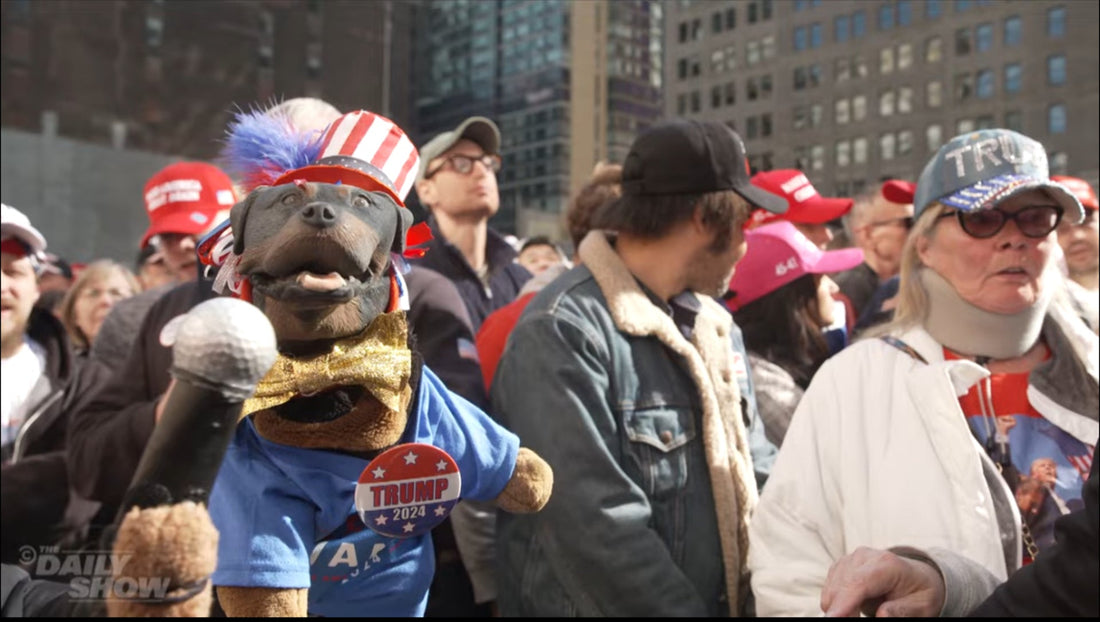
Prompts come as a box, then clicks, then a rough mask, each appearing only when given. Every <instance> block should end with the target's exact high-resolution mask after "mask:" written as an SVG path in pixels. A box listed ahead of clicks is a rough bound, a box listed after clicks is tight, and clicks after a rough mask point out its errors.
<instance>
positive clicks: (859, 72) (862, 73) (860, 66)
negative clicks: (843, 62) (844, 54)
mask: <svg viewBox="0 0 1100 622" xmlns="http://www.w3.org/2000/svg"><path fill="white" fill-rule="evenodd" d="M852 77H854V78H866V77H867V61H866V60H864V58H863V57H862V56H859V55H858V54H857V55H856V56H853V57H852Z"/></svg>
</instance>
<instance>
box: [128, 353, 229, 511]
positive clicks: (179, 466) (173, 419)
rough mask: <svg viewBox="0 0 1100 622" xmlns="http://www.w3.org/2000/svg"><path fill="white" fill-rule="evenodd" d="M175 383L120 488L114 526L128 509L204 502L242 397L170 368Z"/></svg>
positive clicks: (221, 457) (212, 482)
mask: <svg viewBox="0 0 1100 622" xmlns="http://www.w3.org/2000/svg"><path fill="white" fill-rule="evenodd" d="M175 371H176V373H175V374H174V375H175V377H176V382H175V385H174V386H173V387H172V389H171V391H169V393H168V394H167V395H166V397H165V400H166V402H165V404H164V411H163V414H162V415H161V419H160V421H159V422H157V425H156V428H154V430H153V435H152V437H151V438H150V439H149V444H148V445H147V446H146V448H145V452H144V453H143V454H142V456H141V461H140V462H139V463H138V468H137V471H136V472H135V473H134V478H133V480H132V481H131V483H130V487H129V489H128V490H127V492H126V496H125V498H124V501H123V504H122V506H121V507H120V508H119V514H118V516H117V518H116V521H115V524H116V525H118V524H121V522H122V518H123V517H124V516H125V515H126V513H127V512H128V511H129V510H130V509H131V508H133V507H139V508H149V507H156V506H160V505H169V504H174V503H178V502H180V501H184V500H190V501H196V502H203V503H205V502H206V501H207V500H208V498H209V496H210V489H211V488H212V487H213V485H214V479H215V478H216V477H217V475H218V469H219V468H220V467H221V463H222V459H223V458H224V457H225V452H226V449H227V448H228V446H229V442H230V440H231V439H232V437H233V432H234V431H235V430H236V426H237V420H238V419H239V418H240V414H241V408H242V406H243V404H244V403H243V401H241V400H239V399H232V398H227V397H226V396H225V395H224V394H223V392H222V391H219V390H217V389H214V388H212V387H210V386H209V385H206V386H203V385H204V384H205V383H201V384H200V383H196V382H192V381H191V380H190V379H187V378H186V376H187V375H188V374H186V373H179V371H178V370H175Z"/></svg>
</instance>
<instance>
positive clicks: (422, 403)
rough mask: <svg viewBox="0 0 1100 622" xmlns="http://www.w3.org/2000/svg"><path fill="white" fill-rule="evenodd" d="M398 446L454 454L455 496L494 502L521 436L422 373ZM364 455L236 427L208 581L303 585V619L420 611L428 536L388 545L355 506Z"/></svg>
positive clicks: (216, 497) (217, 500)
mask: <svg viewBox="0 0 1100 622" xmlns="http://www.w3.org/2000/svg"><path fill="white" fill-rule="evenodd" d="M401 442H402V443H414V442H415V443H426V444H429V445H433V446H435V447H438V448H440V449H442V450H444V451H446V452H447V453H448V454H450V455H451V457H452V458H454V460H455V462H456V463H457V464H458V469H459V472H460V473H461V476H462V492H461V495H462V498H465V499H475V500H491V499H494V498H496V496H497V495H499V494H500V492H501V491H502V490H504V486H505V485H506V484H507V483H508V480H509V479H511V477H512V473H513V471H514V469H515V464H516V454H517V453H518V451H519V438H518V437H516V435H515V434H512V433H511V432H509V431H508V430H506V429H504V428H502V427H501V426H500V425H498V424H496V423H495V422H493V421H492V419H491V418H490V417H489V416H488V415H486V414H485V413H484V412H482V411H481V410H479V409H478V408H477V407H476V406H474V405H473V404H471V403H469V402H467V401H466V400H464V399H462V398H461V397H459V396H457V395H454V394H453V393H450V392H449V391H448V390H447V389H446V387H445V386H444V385H443V383H442V382H441V381H440V380H439V378H438V377H436V375H435V374H434V373H432V372H431V371H430V370H429V369H428V368H427V367H423V368H422V375H421V377H420V387H419V412H418V413H417V414H416V416H415V417H410V421H409V426H408V428H407V429H406V431H405V435H404V436H403V437H402V439H401ZM367 463H368V462H367V461H366V460H363V459H362V458H357V457H354V456H348V455H345V454H340V453H336V452H329V451H323V450H316V449H301V448H297V447H291V446H287V445H279V444H276V443H272V442H270V441H267V440H265V439H263V438H261V437H260V436H259V434H257V432H256V429H255V427H254V426H253V425H252V420H251V419H246V420H245V421H243V422H241V423H240V424H239V425H238V426H237V431H236V434H235V436H234V438H233V441H232V442H231V443H230V446H229V450H228V451H227V453H226V456H225V461H224V462H223V463H222V467H221V470H220V471H219V473H218V478H217V481H216V483H215V485H214V489H213V491H212V492H211V495H210V516H211V518H212V519H213V521H214V525H215V526H216V527H217V528H218V531H219V532H220V538H219V541H218V566H217V570H216V571H215V572H214V576H213V582H214V585H221V586H239V587H264V588H296V589H300V588H309V613H310V614H311V615H321V616H363V615H370V616H420V615H423V613H424V609H425V607H426V605H427V600H428V587H429V585H430V584H431V581H432V573H433V572H434V569H435V554H434V552H433V550H432V543H431V534H430V533H425V534H423V535H420V536H415V537H412V538H388V537H385V536H382V535H379V534H378V533H376V532H374V531H372V530H370V529H368V528H366V527H365V526H364V525H363V523H362V521H361V520H360V519H359V516H358V514H357V513H356V509H355V501H354V495H355V486H356V483H357V481H358V479H359V475H360V473H362V471H363V469H364V468H366V466H367Z"/></svg>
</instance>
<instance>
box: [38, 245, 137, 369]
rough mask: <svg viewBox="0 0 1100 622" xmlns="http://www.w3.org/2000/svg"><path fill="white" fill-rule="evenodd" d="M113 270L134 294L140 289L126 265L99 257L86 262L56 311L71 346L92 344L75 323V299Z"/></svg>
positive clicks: (84, 347)
mask: <svg viewBox="0 0 1100 622" xmlns="http://www.w3.org/2000/svg"><path fill="white" fill-rule="evenodd" d="M114 272H117V273H118V274H121V275H122V278H123V279H124V280H125V281H126V282H127V283H128V284H129V285H130V290H131V291H133V293H134V294H136V293H138V292H140V291H141V284H140V283H139V282H138V280H137V277H135V276H134V273H133V272H130V270H129V268H127V267H126V266H124V265H122V264H120V263H118V262H116V261H112V260H110V259H100V260H98V261H93V262H92V263H90V264H88V266H87V267H86V268H84V269H83V270H82V271H81V272H80V276H78V277H76V281H75V282H73V285H72V287H70V288H69V291H68V292H66V293H65V298H64V299H63V300H62V301H61V309H60V311H59V312H58V315H59V316H60V317H61V323H62V324H64V325H65V329H66V330H67V331H68V332H69V338H70V340H71V341H72V343H73V346H75V347H77V348H82V349H87V348H90V347H91V346H92V342H91V339H90V338H89V337H88V335H85V334H84V331H83V330H81V329H80V327H79V326H77V323H76V301H77V299H78V298H79V297H80V293H81V292H83V291H84V290H85V289H87V288H88V286H89V285H90V284H91V283H92V282H93V281H97V280H101V279H106V278H108V277H110V276H111V274H112V273H114Z"/></svg>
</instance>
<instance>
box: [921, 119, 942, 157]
mask: <svg viewBox="0 0 1100 622" xmlns="http://www.w3.org/2000/svg"><path fill="white" fill-rule="evenodd" d="M924 138H925V140H927V141H928V150H929V151H935V150H937V149H939V148H940V147H941V146H943V127H941V126H940V125H937V124H933V125H929V126H928V127H926V128H925V129H924Z"/></svg>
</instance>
